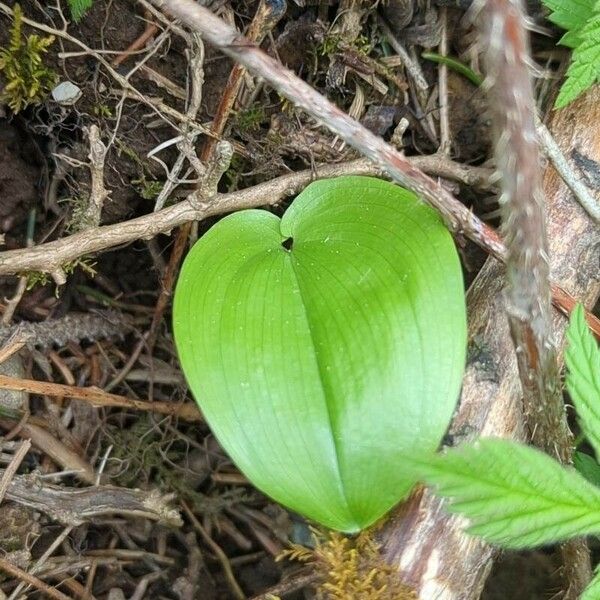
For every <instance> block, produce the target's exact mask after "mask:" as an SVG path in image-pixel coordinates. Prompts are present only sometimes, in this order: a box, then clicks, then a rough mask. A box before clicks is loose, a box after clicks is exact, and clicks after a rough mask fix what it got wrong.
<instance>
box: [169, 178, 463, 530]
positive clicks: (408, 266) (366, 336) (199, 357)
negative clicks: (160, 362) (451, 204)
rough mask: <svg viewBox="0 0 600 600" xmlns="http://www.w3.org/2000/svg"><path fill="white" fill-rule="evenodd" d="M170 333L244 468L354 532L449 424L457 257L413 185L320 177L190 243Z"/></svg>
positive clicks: (201, 399)
mask: <svg viewBox="0 0 600 600" xmlns="http://www.w3.org/2000/svg"><path fill="white" fill-rule="evenodd" d="M286 240H288V241H286ZM291 240H293V241H291ZM284 241H285V244H284ZM286 246H287V247H286ZM174 333H175V341H176V345H177V350H178V353H179V358H180V361H181V365H182V368H183V371H184V373H185V375H186V378H187V381H188V383H189V386H190V389H191V390H192V392H193V394H194V396H195V398H196V400H197V401H198V404H199V405H200V407H201V409H202V411H203V414H204V415H205V417H206V419H207V421H208V423H209V425H210V426H211V428H212V430H213V431H214V433H215V435H216V436H217V438H218V439H219V441H220V442H221V444H222V445H223V447H224V448H225V450H226V451H227V452H228V453H229V455H230V456H231V457H232V459H233V460H234V461H235V463H236V464H237V465H238V467H239V468H240V469H241V470H242V471H243V472H244V473H245V474H246V476H247V477H248V478H249V479H250V480H251V481H252V482H253V483H254V484H255V485H256V486H257V487H258V488H259V489H261V490H263V491H264V492H265V493H267V494H269V495H270V496H272V497H273V498H274V499H275V500H277V501H279V502H281V503H282V504H284V505H286V506H288V507H290V508H292V509H294V510H296V511H298V512H300V513H302V514H304V515H306V516H308V517H310V518H311V519H314V520H315V521H317V522H319V523H322V524H324V525H326V526H328V527H331V528H334V529H338V530H343V531H357V530H359V529H361V528H363V527H366V526H368V525H370V524H371V523H373V522H374V521H375V520H376V519H378V518H379V517H381V516H382V515H383V514H384V513H385V512H386V511H387V510H389V509H390V508H391V507H392V506H393V505H394V504H396V503H397V502H398V501H399V500H400V499H402V498H403V497H404V496H405V495H406V494H407V493H408V492H409V490H410V489H411V487H412V486H413V484H414V483H415V477H414V475H413V474H412V472H410V473H409V472H408V471H405V470H404V469H403V464H402V459H403V457H404V455H405V454H406V453H412V452H418V451H424V452H430V451H433V450H435V449H436V448H437V447H438V445H439V442H440V440H441V438H442V436H443V435H444V433H445V431H446V428H447V426H448V423H449V421H450V418H451V415H452V413H453V410H454V407H455V405H456V401H457V398H458V393H459V389H460V383H461V378H462V371H463V369H464V360H465V346H466V323H465V304H464V290H463V283H462V275H461V269H460V262H459V259H458V255H457V253H456V250H455V248H454V244H453V241H452V239H451V237H450V235H449V233H448V231H447V229H446V228H445V227H444V225H443V224H442V222H441V220H440V219H439V217H438V216H437V215H436V214H435V213H434V211H433V210H432V209H430V208H429V207H427V206H426V205H425V204H423V203H422V202H420V201H419V200H418V199H417V197H416V196H414V195H413V194H412V193H410V192H408V191H406V190H403V189H401V188H399V187H397V186H394V185H392V184H389V183H386V182H383V181H380V180H377V179H373V178H367V177H341V178H338V179H333V180H328V181H318V182H315V183H313V184H311V185H310V186H309V187H307V188H306V189H305V190H304V192H303V193H302V194H300V196H298V197H297V198H296V200H295V201H294V202H293V203H292V205H291V206H290V208H289V209H288V210H287V212H286V213H285V215H284V216H283V218H282V219H279V218H278V217H276V216H275V215H273V214H271V213H269V212H266V211H259V210H249V211H243V212H239V213H236V214H234V215H231V216H229V217H226V218H225V219H222V220H221V221H220V222H219V223H218V224H217V225H215V226H214V227H213V228H212V229H211V230H209V231H208V233H206V234H205V235H204V236H203V237H202V238H201V239H200V240H199V241H198V242H197V244H196V245H195V246H194V247H193V248H192V250H191V251H190V253H189V254H188V256H187V258H186V260H185V263H184V265H183V268H182V272H181V275H180V278H179V281H178V284H177V288H176V292H175V300H174Z"/></svg>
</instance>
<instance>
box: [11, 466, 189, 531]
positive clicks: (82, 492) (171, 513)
mask: <svg viewBox="0 0 600 600" xmlns="http://www.w3.org/2000/svg"><path fill="white" fill-rule="evenodd" d="M6 498H7V499H8V500H11V501H12V502H16V503H18V504H21V505H23V506H28V507H29V508H33V509H34V510H38V511H40V512H42V513H44V514H47V515H48V516H50V517H51V518H53V519H55V520H56V521H58V522H60V523H62V524H64V525H72V526H74V527H76V526H78V525H81V524H82V523H85V522H87V521H90V520H92V519H95V518H98V517H102V516H107V515H125V516H131V517H141V518H144V519H151V520H153V521H159V522H162V523H165V524H168V525H172V526H177V527H178V526H180V525H181V517H180V516H179V512H178V511H177V510H175V509H174V508H172V507H171V502H172V497H171V496H169V495H165V494H161V493H160V492H158V491H156V490H150V491H148V490H137V489H127V488H120V487H116V486H112V485H100V486H92V487H86V488H69V487H65V486H62V485H61V486H58V485H53V484H49V483H47V482H45V481H44V480H43V479H42V478H40V477H39V476H37V475H35V474H34V475H17V476H16V477H14V478H13V480H12V482H11V484H10V486H9V488H8V490H7V492H6Z"/></svg>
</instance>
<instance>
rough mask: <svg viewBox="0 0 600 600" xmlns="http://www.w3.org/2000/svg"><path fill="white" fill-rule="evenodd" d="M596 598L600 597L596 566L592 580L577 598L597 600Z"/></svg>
mask: <svg viewBox="0 0 600 600" xmlns="http://www.w3.org/2000/svg"><path fill="white" fill-rule="evenodd" d="M598 598H600V568H599V567H596V570H595V571H594V577H593V579H592V581H590V583H589V584H588V586H587V587H586V588H585V590H583V594H581V598H579V600H598Z"/></svg>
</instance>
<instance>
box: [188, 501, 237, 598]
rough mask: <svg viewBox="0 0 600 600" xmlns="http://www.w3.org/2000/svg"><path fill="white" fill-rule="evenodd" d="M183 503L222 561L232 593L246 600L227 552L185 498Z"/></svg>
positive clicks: (194, 523)
mask: <svg viewBox="0 0 600 600" xmlns="http://www.w3.org/2000/svg"><path fill="white" fill-rule="evenodd" d="M181 504H182V506H183V509H184V510H185V514H186V515H187V517H188V519H189V520H190V521H191V522H192V525H193V526H194V529H195V530H196V531H197V532H198V533H199V534H200V536H201V537H202V539H203V540H204V541H205V543H206V544H208V546H209V547H210V549H211V550H212V551H213V552H214V553H215V556H216V557H217V559H218V560H219V562H220V563H221V566H222V567H223V572H224V574H225V578H226V580H227V584H228V585H229V589H230V590H231V593H232V594H233V596H234V598H236V599H237V600H244V599H245V598H246V594H244V592H243V591H242V588H240V586H239V584H238V582H237V581H236V579H235V575H234V574H233V570H232V568H231V563H230V562H229V559H228V558H227V555H226V554H225V552H223V549H222V548H221V546H219V545H218V544H217V543H216V542H215V541H214V540H213V539H212V538H211V537H210V535H208V533H207V531H206V530H205V529H204V527H202V523H200V521H198V519H197V518H196V515H195V514H194V513H193V511H192V509H191V508H190V507H189V506H188V505H187V503H186V502H185V500H182V501H181Z"/></svg>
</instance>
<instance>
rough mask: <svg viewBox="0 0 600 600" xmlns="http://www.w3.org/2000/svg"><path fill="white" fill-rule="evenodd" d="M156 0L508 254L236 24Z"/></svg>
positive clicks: (181, 0) (455, 226) (484, 242)
mask: <svg viewBox="0 0 600 600" xmlns="http://www.w3.org/2000/svg"><path fill="white" fill-rule="evenodd" d="M154 4H155V5H156V6H158V7H159V8H162V9H164V10H166V11H167V12H169V13H170V14H172V15H173V16H175V17H177V18H179V19H181V21H182V22H183V23H185V24H186V25H188V26H190V27H192V28H193V29H195V30H196V31H198V32H199V33H200V34H201V35H202V36H203V37H204V39H205V40H207V41H209V42H210V43H211V44H212V45H213V46H216V47H217V48H219V49H221V50H222V51H223V52H224V53H225V54H227V55H228V56H231V57H232V58H233V59H234V60H236V61H238V62H239V63H241V64H242V65H244V66H245V67H246V68H247V69H248V70H249V71H251V72H253V73H254V74H256V75H259V76H260V77H262V78H263V79H264V80H265V81H267V82H268V83H269V84H270V85H271V86H273V88H275V89H276V90H277V91H278V92H279V93H280V94H281V95H282V96H284V97H286V98H288V99H289V100H290V101H292V102H293V103H294V104H295V105H296V106H297V107H299V108H301V109H303V110H305V111H306V112H307V113H308V114H309V115H311V116H312V117H314V118H315V119H317V120H318V121H320V122H321V123H323V124H324V125H325V126H326V127H327V128H328V129H329V130H330V131H332V132H333V133H335V134H337V135H338V136H339V137H340V138H341V139H343V140H344V141H345V142H346V143H348V144H349V145H351V146H353V147H354V148H356V149H357V150H358V151H359V152H361V153H362V154H364V155H365V156H366V157H368V158H370V159H371V160H372V161H373V162H375V163H376V164H378V165H379V166H381V167H382V168H383V169H384V170H385V171H386V172H387V173H388V174H389V176H390V177H391V179H392V180H394V181H395V182H397V183H400V184H401V185H403V186H405V187H407V188H408V189H410V190H412V191H413V192H415V193H416V194H417V195H418V196H420V197H421V198H423V200H425V201H426V202H428V203H429V204H431V205H432V206H433V207H434V208H436V209H437V210H438V211H439V213H440V214H441V215H442V217H443V218H444V221H445V222H446V224H447V226H448V228H449V229H450V230H451V231H452V232H453V233H455V234H458V233H462V234H464V235H466V236H467V237H468V238H470V239H472V240H473V241H474V242H475V243H477V244H479V245H481V246H485V248H486V250H487V251H488V252H490V253H491V254H492V255H493V256H495V257H497V258H499V259H502V258H503V257H504V250H505V249H504V246H503V244H502V242H501V241H500V238H499V236H498V235H497V234H496V232H495V231H493V229H492V228H491V227H489V226H487V225H485V224H484V223H482V221H480V220H479V219H478V218H477V217H476V216H475V215H474V214H473V213H472V212H471V211H470V210H469V209H468V208H467V207H466V206H464V205H463V204H462V203H461V202H459V201H458V200H457V199H456V198H454V197H453V196H452V194H450V193H449V192H448V191H447V190H445V189H444V188H443V187H442V186H441V185H440V184H439V183H438V182H436V181H434V180H433V179H431V178H430V177H428V176H427V175H425V174H424V173H423V172H422V171H421V170H419V169H416V168H415V167H414V166H413V165H412V164H411V162H410V161H409V160H407V158H406V157H405V156H403V155H402V154H400V153H399V152H398V151H397V150H395V149H394V148H392V147H391V146H390V145H389V144H387V143H386V142H385V141H384V140H382V139H381V138H380V137H377V136H376V135H374V134H373V133H371V132H370V131H369V130H368V129H366V128H365V127H363V126H361V125H360V123H358V122H357V121H355V120H354V119H352V118H350V117H349V116H348V115H347V114H345V113H344V112H343V111H341V110H340V109H339V108H337V107H336V106H335V105H333V104H332V103H331V102H330V101H329V100H327V99H326V98H325V97H324V96H322V95H321V94H319V92H317V91H316V90H314V89H313V88H312V87H311V86H310V85H308V84H307V83H305V82H304V81H302V80H301V79H300V78H299V77H297V76H296V75H294V73H292V72H291V71H290V70H289V69H286V68H285V67H283V66H282V65H281V64H280V63H279V62H277V61H276V60H275V59H273V58H271V57H270V56H268V55H267V54H265V53H264V52H263V51H262V50H260V49H259V48H257V47H256V46H255V45H254V44H252V43H251V42H249V41H248V40H247V39H246V38H245V37H244V36H242V35H241V34H240V33H239V32H238V31H237V30H236V29H235V28H233V27H231V26H230V25H227V24H226V23H224V22H223V21H222V20H221V19H219V18H217V17H215V16H214V15H213V14H212V13H211V12H210V11H209V10H208V9H206V8H203V7H202V6H200V4H198V3H195V2H192V0H154Z"/></svg>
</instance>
